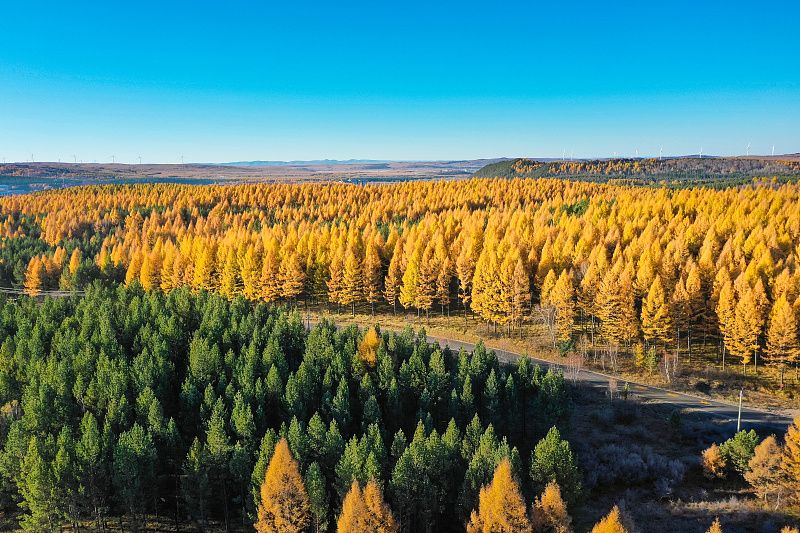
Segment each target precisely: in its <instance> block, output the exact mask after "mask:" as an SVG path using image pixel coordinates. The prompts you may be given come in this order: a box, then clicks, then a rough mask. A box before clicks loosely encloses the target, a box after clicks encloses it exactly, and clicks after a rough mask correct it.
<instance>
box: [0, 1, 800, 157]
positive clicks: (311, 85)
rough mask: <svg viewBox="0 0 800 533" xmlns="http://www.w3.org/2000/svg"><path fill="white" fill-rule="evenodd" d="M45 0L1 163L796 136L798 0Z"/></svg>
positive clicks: (11, 21)
mask: <svg viewBox="0 0 800 533" xmlns="http://www.w3.org/2000/svg"><path fill="white" fill-rule="evenodd" d="M536 4H537V3H536V2H528V1H520V2H502V1H486V2H469V1H460V2H447V1H436V2H432V1H425V2H417V1H404V2H381V1H377V2H375V1H371V2H346V1H339V2H324V3H323V2H319V3H310V2H303V1H285V2H263V1H262V2H255V1H254V2H238V1H226V2H213V3H212V2H207V3H206V2H174V1H160V2H150V1H138V2H109V1H104V2H83V1H78V2H52V3H50V2H37V1H35V0H30V1H24V2H23V1H14V2H7V3H5V4H4V5H3V9H2V13H1V14H0V158H5V159H7V160H9V161H12V160H29V159H30V157H31V154H33V155H34V159H36V160H40V161H41V160H51V161H55V160H58V159H61V160H62V161H66V160H69V161H71V160H72V157H73V155H76V156H77V158H78V159H79V160H84V161H92V160H97V161H110V159H111V155H115V156H116V158H117V161H125V162H135V161H136V160H137V158H138V156H139V155H141V156H142V159H143V161H145V162H176V161H178V160H179V158H180V156H181V155H184V156H185V159H186V161H187V162H188V161H235V160H252V159H279V160H288V159H317V158H338V159H344V158H374V159H455V158H477V157H497V156H517V155H526V156H541V157H548V156H550V157H552V156H557V157H560V156H561V155H562V153H563V152H564V151H565V150H566V152H567V154H568V155H569V154H570V153H574V155H575V157H589V156H610V155H612V154H613V153H614V152H617V153H618V154H619V155H632V154H634V151H635V150H636V149H637V148H638V149H639V151H640V153H641V154H642V155H652V154H657V153H658V150H659V147H660V146H663V147H664V153H665V154H687V153H697V151H698V150H699V148H700V146H702V147H703V150H704V152H705V153H716V154H740V153H744V151H745V147H746V146H747V143H748V142H750V143H752V148H751V152H752V153H762V154H763V153H769V152H770V150H771V147H772V145H773V144H774V145H775V150H776V153H788V152H799V151H800V36H798V29H797V24H798V21H800V2H798V1H797V0H782V1H777V2H769V3H767V4H763V3H761V4H759V3H753V2H740V1H736V0H729V1H701V2H697V1H687V2H683V1H673V2H636V3H628V2H543V3H541V5H536Z"/></svg>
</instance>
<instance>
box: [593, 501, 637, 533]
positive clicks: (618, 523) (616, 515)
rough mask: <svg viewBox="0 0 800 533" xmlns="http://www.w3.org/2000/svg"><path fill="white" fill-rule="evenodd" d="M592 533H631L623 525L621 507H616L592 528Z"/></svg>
mask: <svg viewBox="0 0 800 533" xmlns="http://www.w3.org/2000/svg"><path fill="white" fill-rule="evenodd" d="M592 533H631V532H629V531H628V529H627V528H625V526H624V525H623V523H622V513H620V510H619V507H618V506H616V505H615V506H614V508H613V509H611V512H610V513H608V514H607V515H606V516H605V517H604V518H603V519H602V520H600V521H599V522H598V523H597V524H595V526H594V527H593V528H592Z"/></svg>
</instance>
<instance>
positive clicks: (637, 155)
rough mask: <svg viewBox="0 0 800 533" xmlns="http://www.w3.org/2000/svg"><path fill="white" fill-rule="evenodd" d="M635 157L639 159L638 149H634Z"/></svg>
mask: <svg viewBox="0 0 800 533" xmlns="http://www.w3.org/2000/svg"><path fill="white" fill-rule="evenodd" d="M636 159H639V149H638V148H637V149H636Z"/></svg>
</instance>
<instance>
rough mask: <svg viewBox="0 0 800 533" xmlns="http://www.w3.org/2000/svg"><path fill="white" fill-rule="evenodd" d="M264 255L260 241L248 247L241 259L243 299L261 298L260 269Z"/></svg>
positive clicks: (253, 299)
mask: <svg viewBox="0 0 800 533" xmlns="http://www.w3.org/2000/svg"><path fill="white" fill-rule="evenodd" d="M263 255H264V246H263V245H262V244H261V239H259V240H258V241H257V243H256V244H255V245H252V244H251V245H249V246H248V247H247V250H245V253H244V257H243V258H242V268H241V272H242V292H243V293H244V296H245V298H247V299H248V300H251V301H255V300H258V299H259V297H260V296H261V267H262V259H263Z"/></svg>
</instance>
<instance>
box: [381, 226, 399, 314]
mask: <svg viewBox="0 0 800 533" xmlns="http://www.w3.org/2000/svg"><path fill="white" fill-rule="evenodd" d="M403 242H404V241H403V237H400V238H399V239H398V240H397V243H396V244H395V247H394V253H392V259H391V261H389V271H388V272H387V274H386V280H385V281H384V284H383V296H384V298H386V301H387V302H388V303H389V304H390V305H391V306H392V312H393V313H396V312H397V300H398V298H399V297H400V286H401V284H402V282H403V272H402V262H403Z"/></svg>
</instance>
